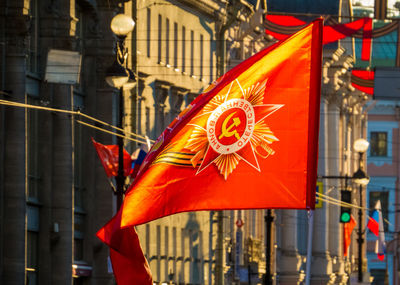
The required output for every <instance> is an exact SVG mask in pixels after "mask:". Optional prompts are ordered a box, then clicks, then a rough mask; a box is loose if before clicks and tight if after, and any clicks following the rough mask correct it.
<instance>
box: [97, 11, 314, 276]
mask: <svg viewBox="0 0 400 285" xmlns="http://www.w3.org/2000/svg"><path fill="white" fill-rule="evenodd" d="M321 59H322V19H318V20H316V21H314V22H312V23H311V24H310V25H309V26H307V27H305V28H304V29H303V30H301V31H300V32H298V33H296V34H294V35H293V36H291V37H290V38H288V39H287V40H285V41H282V42H279V43H278V44H275V45H274V46H272V47H269V48H267V49H265V50H263V51H261V52H259V53H257V54H255V55H254V56H252V57H251V58H249V59H247V60H245V61H244V62H242V63H241V64H239V65H238V66H236V67H235V68H233V69H231V70H230V71H229V72H227V73H226V74H225V75H224V76H222V77H221V78H220V79H219V80H218V81H217V82H216V83H215V84H213V85H212V86H210V88H208V89H207V90H206V91H205V92H204V93H203V94H201V95H199V96H198V97H197V98H196V99H195V100H194V101H193V102H192V103H191V104H190V105H189V106H188V108H187V109H186V110H184V111H183V112H182V113H181V114H180V115H179V116H178V118H177V119H176V120H174V121H173V122H172V123H171V125H170V126H169V127H168V128H167V129H166V130H165V131H164V132H163V134H162V135H161V136H160V137H159V138H158V140H157V141H156V143H155V144H154V146H153V148H152V149H151V150H150V152H149V153H148V155H147V156H146V158H145V160H144V162H143V164H142V166H141V169H140V170H139V173H138V176H137V178H136V180H135V182H134V185H133V186H132V187H131V188H130V190H129V191H128V192H127V194H126V197H125V200H124V203H123V205H122V207H121V209H120V211H119V212H118V214H117V215H116V216H115V217H114V218H113V219H112V220H111V221H110V222H109V223H108V224H107V225H105V226H104V227H103V228H102V229H101V230H100V231H99V232H98V237H99V238H100V239H101V240H103V241H104V242H105V243H107V244H108V245H109V246H110V247H111V248H112V249H113V250H114V251H116V252H118V253H119V255H120V256H114V257H113V264H114V265H115V264H117V263H118V264H119V263H120V262H121V259H122V257H123V258H125V259H135V258H140V259H141V256H140V257H139V256H138V255H137V254H136V253H137V252H139V250H137V251H136V252H135V254H133V253H134V251H133V250H129V249H130V248H131V247H133V246H134V245H133V244H132V243H130V244H128V245H127V244H125V243H129V239H128V238H125V232H127V235H132V234H134V231H132V226H134V225H139V224H143V223H146V222H149V221H152V220H154V219H157V218H161V217H164V216H167V215H171V214H174V213H179V212H186V211H195V210H222V209H257V208H258V209H265V208H287V209H306V208H309V209H313V208H314V206H315V187H316V186H315V185H316V173H317V171H316V167H317V149H318V128H319V111H320V110H319V103H320V84H321ZM135 244H136V243H135ZM136 245H137V244H136ZM127 248H128V250H126V249H127ZM115 258H116V259H118V260H117V261H115V262H114V260H115ZM145 272H146V268H145V266H144V267H142V268H138V267H135V266H131V268H130V270H128V269H126V270H123V271H121V272H120V273H118V272H115V273H116V274H123V277H121V276H119V277H117V279H119V280H133V279H134V278H135V277H134V276H135V274H137V275H138V276H142V275H143V274H144V273H145ZM119 284H151V283H144V282H136V283H128V282H126V283H124V282H121V283H119Z"/></svg>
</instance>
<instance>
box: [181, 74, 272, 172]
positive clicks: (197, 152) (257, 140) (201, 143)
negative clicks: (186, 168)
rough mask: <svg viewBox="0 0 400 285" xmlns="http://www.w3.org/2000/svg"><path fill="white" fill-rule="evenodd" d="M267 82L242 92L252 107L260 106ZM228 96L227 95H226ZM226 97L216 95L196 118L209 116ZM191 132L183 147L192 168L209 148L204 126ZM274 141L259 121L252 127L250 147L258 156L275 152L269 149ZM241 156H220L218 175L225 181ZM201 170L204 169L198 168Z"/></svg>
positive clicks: (269, 130)
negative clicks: (191, 155) (189, 155)
mask: <svg viewBox="0 0 400 285" xmlns="http://www.w3.org/2000/svg"><path fill="white" fill-rule="evenodd" d="M266 82H267V80H265V81H264V82H261V83H260V82H258V83H256V84H254V85H252V86H250V87H249V88H247V89H244V90H242V95H243V98H244V99H245V100H246V101H248V102H249V103H250V104H251V105H252V106H253V107H255V106H262V105H263V101H264V92H265V85H266ZM227 96H229V94H227ZM227 96H222V95H217V96H215V97H214V98H213V99H212V100H211V101H210V102H209V103H208V104H207V105H206V106H205V107H204V109H203V110H202V112H201V114H199V115H198V116H202V115H206V114H211V113H212V112H213V111H214V110H215V109H216V108H218V106H220V105H221V104H223V103H224V102H225V101H226V97H227ZM193 126H194V128H193V131H192V133H191V135H190V137H189V139H188V141H187V143H186V145H185V146H184V149H186V150H188V151H190V152H192V153H194V156H193V157H192V158H191V163H192V166H193V167H194V168H196V167H197V166H198V165H199V161H201V160H202V159H203V158H204V157H205V156H206V154H207V151H208V149H209V148H211V147H210V146H209V142H208V138H207V130H206V129H205V126H204V127H203V126H198V125H193ZM274 141H279V139H278V138H277V137H276V136H275V135H274V134H273V132H272V131H271V129H270V128H269V127H268V126H267V124H266V123H265V122H264V121H263V120H260V121H259V122H256V123H255V125H254V130H253V134H252V136H251V139H250V143H251V147H252V149H253V151H254V153H256V154H257V155H258V156H260V157H262V158H267V157H268V156H269V155H273V154H274V153H275V151H274V150H273V149H272V148H271V147H270V145H271V144H272V143H273V142H274ZM240 160H241V156H239V155H238V154H236V153H229V154H220V155H219V156H218V157H217V158H216V159H215V160H214V161H213V163H215V165H216V166H217V168H218V170H219V172H220V174H221V175H222V176H223V177H224V178H225V180H227V178H228V176H229V175H230V174H231V173H232V172H233V171H234V170H235V168H236V167H237V165H238V164H239V161H240ZM200 167H201V168H204V167H202V166H200Z"/></svg>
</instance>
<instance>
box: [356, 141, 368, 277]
mask: <svg viewBox="0 0 400 285" xmlns="http://www.w3.org/2000/svg"><path fill="white" fill-rule="evenodd" d="M368 147H369V142H368V141H367V140H365V139H362V138H361V139H357V140H356V141H355V142H354V145H353V149H354V150H355V151H356V152H358V154H359V157H358V169H357V171H356V172H355V173H354V174H353V181H354V182H355V183H356V184H358V185H359V187H360V188H359V193H360V208H359V209H358V232H357V233H358V238H357V242H358V282H359V283H361V282H362V281H363V273H362V244H363V243H364V238H363V235H364V231H363V230H362V221H363V212H362V207H363V204H362V190H363V187H364V186H367V185H368V183H369V176H368V175H367V174H366V173H365V171H364V170H363V168H364V167H363V155H364V153H365V152H366V151H367V149H368Z"/></svg>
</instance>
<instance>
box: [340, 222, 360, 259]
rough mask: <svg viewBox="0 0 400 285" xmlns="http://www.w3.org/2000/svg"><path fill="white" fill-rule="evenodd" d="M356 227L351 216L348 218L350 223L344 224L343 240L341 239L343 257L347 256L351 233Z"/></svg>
mask: <svg viewBox="0 0 400 285" xmlns="http://www.w3.org/2000/svg"><path fill="white" fill-rule="evenodd" d="M356 225H357V222H356V220H355V219H354V217H353V215H351V216H350V222H348V223H345V224H344V238H343V256H348V254H349V246H350V243H351V233H352V232H353V229H354V227H355V226H356Z"/></svg>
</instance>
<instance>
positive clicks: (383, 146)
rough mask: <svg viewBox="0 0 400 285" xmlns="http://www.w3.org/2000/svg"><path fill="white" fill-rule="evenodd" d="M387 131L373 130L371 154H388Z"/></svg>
mask: <svg viewBox="0 0 400 285" xmlns="http://www.w3.org/2000/svg"><path fill="white" fill-rule="evenodd" d="M387 137H388V133H387V132H371V150H370V155H371V156H387V151H388V142H387Z"/></svg>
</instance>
